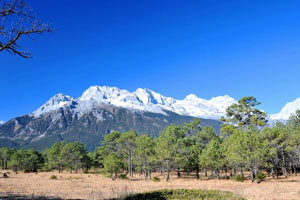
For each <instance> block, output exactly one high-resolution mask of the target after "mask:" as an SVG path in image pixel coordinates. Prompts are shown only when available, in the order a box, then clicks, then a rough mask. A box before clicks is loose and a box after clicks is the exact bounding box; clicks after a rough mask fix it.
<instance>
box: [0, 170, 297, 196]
mask: <svg viewBox="0 0 300 200" xmlns="http://www.w3.org/2000/svg"><path fill="white" fill-rule="evenodd" d="M3 172H4V171H2V173H3ZM51 175H55V176H56V177H57V179H56V180H51V179H50V176H51ZM8 176H9V178H0V197H1V196H2V197H3V196H7V195H12V194H14V195H27V196H48V197H50V196H51V197H58V198H63V199H109V198H112V197H118V196H121V195H124V194H128V193H138V192H143V191H150V190H158V189H165V188H168V189H177V188H185V189H215V190H222V191H230V192H233V193H235V194H238V195H240V196H242V197H245V198H247V199H248V200H254V199H255V200H257V199H268V200H270V199H289V200H290V199H300V176H299V177H295V176H294V177H289V178H281V179H272V178H268V179H267V180H266V181H264V182H262V183H260V184H257V183H251V181H250V180H246V181H244V182H235V181H232V180H215V179H211V180H197V179H195V178H194V177H190V178H189V177H182V178H179V179H178V178H177V177H176V176H175V175H173V177H172V179H171V180H170V181H168V182H166V181H164V180H163V177H161V179H162V180H161V181H160V182H153V181H151V180H145V179H144V177H143V176H140V175H135V176H134V178H132V179H128V180H121V179H117V180H115V181H112V180H111V179H110V178H107V177H104V176H103V175H100V174H98V173H90V174H84V173H79V174H70V173H68V172H64V173H60V174H59V173H57V172H40V173H37V174H35V173H18V174H15V173H13V172H10V173H9V174H8Z"/></svg>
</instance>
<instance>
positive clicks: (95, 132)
mask: <svg viewBox="0 0 300 200" xmlns="http://www.w3.org/2000/svg"><path fill="white" fill-rule="evenodd" d="M235 102H236V100H235V99H234V98H232V97H230V96H228V95H224V96H218V97H214V98H211V99H209V100H206V99H202V98H199V97H197V96H196V95H194V94H190V95H188V96H186V97H185V98H184V99H182V100H177V99H174V98H172V97H166V96H163V95H161V94H159V93H157V92H154V91H152V90H149V89H142V88H139V89H137V90H136V91H134V92H129V91H127V90H123V89H119V88H117V87H107V86H91V87H90V88H88V89H87V90H86V91H84V92H83V94H82V95H81V96H80V97H78V98H73V97H71V96H68V95H65V94H62V93H59V94H56V95H54V96H53V97H52V98H50V99H49V100H48V101H47V102H46V103H45V104H44V105H42V106H40V107H39V108H38V109H37V110H35V111H33V112H32V113H30V114H27V115H23V116H19V117H16V118H14V119H11V120H9V121H8V122H6V123H4V122H2V121H1V122H0V146H9V147H16V148H18V147H22V148H35V149H44V148H46V147H49V146H51V145H52V144H53V143H55V142H58V141H66V142H70V141H81V142H83V143H84V144H85V145H86V147H87V148H88V149H89V150H94V149H95V148H96V147H97V146H99V145H100V143H101V141H102V139H103V137H104V136H105V134H108V133H109V132H111V131H115V130H116V131H128V130H130V129H135V130H136V131H137V132H138V133H147V134H150V135H152V136H158V135H159V133H160V132H161V131H162V130H163V128H164V127H165V126H167V125H170V124H172V123H175V124H183V123H185V122H190V121H191V120H193V119H194V118H195V117H197V118H201V119H202V120H201V121H202V125H203V126H212V127H214V128H215V130H216V132H218V131H219V129H220V124H221V123H220V122H219V121H218V120H219V118H220V117H221V116H224V115H225V110H226V108H227V107H228V106H229V105H231V104H233V103H235ZM296 108H300V98H299V99H297V100H296V101H295V102H291V103H288V104H287V105H286V106H285V107H284V108H283V109H282V110H281V112H280V113H278V114H274V115H271V116H270V119H271V120H287V119H288V117H289V114H290V113H292V112H295V110H296Z"/></svg>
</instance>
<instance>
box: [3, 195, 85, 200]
mask: <svg viewBox="0 0 300 200" xmlns="http://www.w3.org/2000/svg"><path fill="white" fill-rule="evenodd" d="M0 199H1V200H2V199H5V200H71V199H62V198H59V197H46V196H32V195H30V196H26V195H14V194H0ZM72 200H80V199H72Z"/></svg>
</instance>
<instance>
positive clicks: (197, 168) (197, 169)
mask: <svg viewBox="0 0 300 200" xmlns="http://www.w3.org/2000/svg"><path fill="white" fill-rule="evenodd" d="M196 176H197V179H200V176H199V166H198V165H197V166H196Z"/></svg>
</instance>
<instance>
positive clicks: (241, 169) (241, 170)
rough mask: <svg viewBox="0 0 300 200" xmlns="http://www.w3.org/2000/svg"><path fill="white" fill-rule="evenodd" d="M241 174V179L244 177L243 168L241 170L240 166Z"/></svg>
mask: <svg viewBox="0 0 300 200" xmlns="http://www.w3.org/2000/svg"><path fill="white" fill-rule="evenodd" d="M241 175H242V177H243V179H244V178H245V176H244V170H243V167H242V166H241Z"/></svg>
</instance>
